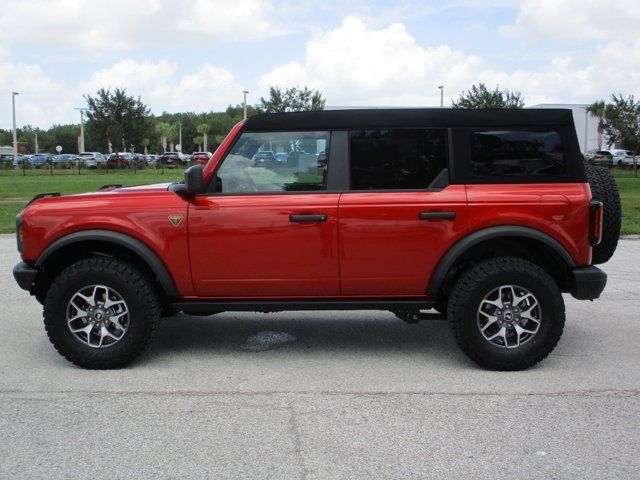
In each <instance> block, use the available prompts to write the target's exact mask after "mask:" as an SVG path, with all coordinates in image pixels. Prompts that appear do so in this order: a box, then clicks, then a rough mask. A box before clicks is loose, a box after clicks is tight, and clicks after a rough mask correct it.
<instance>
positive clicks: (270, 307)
mask: <svg viewBox="0 0 640 480" xmlns="http://www.w3.org/2000/svg"><path fill="white" fill-rule="evenodd" d="M434 305H435V302H434V301H432V300H255V301H244V300H237V301H233V300H227V301H199V300H194V301H191V302H175V303H171V304H170V306H171V308H173V309H174V310H177V311H182V312H184V313H187V314H189V313H195V314H203V313H217V312H229V311H235V312H280V311H285V310H289V311H296V310H391V311H394V310H428V309H430V308H433V307H434Z"/></svg>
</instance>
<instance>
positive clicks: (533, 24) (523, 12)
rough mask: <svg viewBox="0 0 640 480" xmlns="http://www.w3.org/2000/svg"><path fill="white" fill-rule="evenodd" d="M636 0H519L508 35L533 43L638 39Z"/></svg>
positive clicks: (639, 18) (506, 30) (639, 20)
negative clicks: (515, 16) (514, 18)
mask: <svg viewBox="0 0 640 480" xmlns="http://www.w3.org/2000/svg"><path fill="white" fill-rule="evenodd" d="M639 25H640V3H638V1H637V0H615V1H611V0H523V1H522V3H521V5H520V9H519V12H518V16H517V18H516V20H515V22H514V23H513V24H511V25H505V26H504V27H502V28H501V31H502V33H504V34H506V35H508V36H515V37H517V36H521V37H525V38H527V39H528V40H532V41H535V42H541V41H549V40H563V41H572V42H584V41H588V40H600V41H616V40H617V41H630V40H633V39H638V38H640V27H639Z"/></svg>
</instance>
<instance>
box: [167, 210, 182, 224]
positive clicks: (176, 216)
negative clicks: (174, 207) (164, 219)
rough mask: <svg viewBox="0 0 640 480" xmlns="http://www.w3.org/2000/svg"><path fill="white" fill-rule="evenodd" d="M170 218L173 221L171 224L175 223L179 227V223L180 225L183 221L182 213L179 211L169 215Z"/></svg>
mask: <svg viewBox="0 0 640 480" xmlns="http://www.w3.org/2000/svg"><path fill="white" fill-rule="evenodd" d="M168 218H169V221H170V222H171V225H173V226H174V227H177V226H178V225H180V222H182V215H180V214H179V213H173V214H171V215H169V217H168Z"/></svg>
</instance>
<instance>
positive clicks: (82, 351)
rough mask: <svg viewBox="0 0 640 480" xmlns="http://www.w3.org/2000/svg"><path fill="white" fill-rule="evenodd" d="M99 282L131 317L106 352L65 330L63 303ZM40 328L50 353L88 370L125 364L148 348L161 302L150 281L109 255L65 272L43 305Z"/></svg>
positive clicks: (53, 286) (75, 266)
mask: <svg viewBox="0 0 640 480" xmlns="http://www.w3.org/2000/svg"><path fill="white" fill-rule="evenodd" d="M94 284H103V285H106V286H109V287H110V288H113V289H115V290H117V291H118V292H119V293H120V294H121V296H122V297H123V299H124V300H125V301H126V303H127V305H128V308H129V311H130V315H129V327H128V329H127V331H126V333H125V334H124V336H123V338H122V339H121V340H120V341H118V342H117V343H115V344H114V345H111V346H109V347H107V348H92V347H90V346H88V345H85V344H84V343H82V342H81V341H80V340H79V339H77V338H76V337H75V335H74V334H72V333H71V331H70V330H69V327H68V326H67V320H66V318H67V317H66V315H67V313H66V311H67V304H68V302H69V300H70V299H71V296H72V295H74V293H75V292H77V291H78V289H80V288H82V287H83V286H87V285H94ZM43 317H44V326H45V329H46V331H47V334H48V336H49V340H50V341H51V343H52V344H53V346H54V347H55V349H56V350H57V351H58V352H59V353H60V354H61V355H62V356H63V357H65V358H66V359H67V360H69V361H70V362H72V363H74V364H76V365H78V366H80V367H83V368H90V369H113V368H120V367H122V366H124V365H127V364H128V363H130V362H131V361H133V360H134V359H135V358H136V357H138V356H139V355H140V354H141V353H142V352H143V351H144V350H145V348H146V347H147V346H148V344H149V342H150V340H151V339H152V337H153V335H154V334H155V331H156V329H157V326H158V322H159V319H160V304H159V300H158V297H157V294H156V292H155V290H154V288H153V286H152V284H151V282H150V280H149V279H148V278H147V277H146V276H145V275H144V274H143V273H141V272H140V271H139V270H138V269H137V268H136V267H134V266H133V265H130V264H128V263H125V262H123V261H121V260H118V259H116V258H112V257H90V258H86V259H84V260H81V261H79V262H77V263H74V264H73V265H71V266H69V267H67V268H66V269H64V270H63V271H62V272H61V273H60V274H59V275H58V276H57V277H56V278H55V280H54V281H53V283H52V284H51V287H50V288H49V291H48V292H47V295H46V297H45V302H44V310H43Z"/></svg>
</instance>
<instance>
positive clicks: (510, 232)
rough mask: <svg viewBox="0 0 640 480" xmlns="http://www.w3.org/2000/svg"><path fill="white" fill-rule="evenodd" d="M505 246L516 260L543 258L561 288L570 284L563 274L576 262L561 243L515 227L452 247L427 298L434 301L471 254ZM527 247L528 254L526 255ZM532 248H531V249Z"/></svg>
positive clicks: (479, 233) (498, 228)
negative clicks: (429, 297)
mask: <svg viewBox="0 0 640 480" xmlns="http://www.w3.org/2000/svg"><path fill="white" fill-rule="evenodd" d="M505 244H510V245H511V246H512V248H509V249H508V250H507V251H505V253H504V255H514V252H515V255H516V256H521V257H524V258H531V257H532V256H534V257H535V255H543V256H545V257H546V258H548V262H549V266H551V267H552V269H553V266H554V264H555V265H556V266H557V267H558V268H559V270H557V271H556V272H552V273H555V275H553V276H554V278H555V280H556V281H558V283H559V284H561V286H564V285H562V284H563V283H567V282H569V281H570V280H568V279H565V278H563V277H564V274H565V273H566V272H565V271H568V270H570V269H571V268H573V267H575V262H574V261H573V258H571V255H570V254H569V252H567V250H566V249H565V248H564V247H563V246H562V244H560V242H558V241H557V240H556V239H554V238H553V237H551V236H550V235H548V234H546V233H544V232H541V231H540V230H536V229H533V228H528V227H521V226H517V225H502V226H495V227H488V228H484V229H482V230H477V231H475V232H473V233H470V234H469V235H467V236H465V237H464V238H462V239H460V240H459V241H458V242H457V243H456V244H454V245H453V247H451V248H450V249H449V250H448V251H447V253H446V254H445V255H444V256H443V257H442V258H441V259H440V261H439V262H438V265H437V266H436V268H435V270H434V272H433V275H432V276H431V280H430V281H429V286H428V288H427V294H429V295H431V296H434V297H437V296H438V295H439V294H440V292H441V291H442V289H443V287H445V286H446V283H447V279H448V277H451V275H450V273H451V272H452V271H453V270H455V267H456V266H457V265H460V264H461V262H462V261H463V260H465V259H466V258H468V257H469V256H470V255H471V254H472V253H473V252H478V253H480V252H481V251H482V250H483V249H484V250H490V249H495V248H497V246H498V245H505ZM527 247H529V248H530V250H531V251H528V252H527ZM531 247H534V248H533V249H531ZM533 250H535V251H533ZM518 253H520V255H518ZM493 256H497V255H493ZM543 263H544V262H543ZM558 264H559V265H558ZM543 266H545V265H543ZM567 284H568V283H567ZM566 288H568V287H566Z"/></svg>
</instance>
